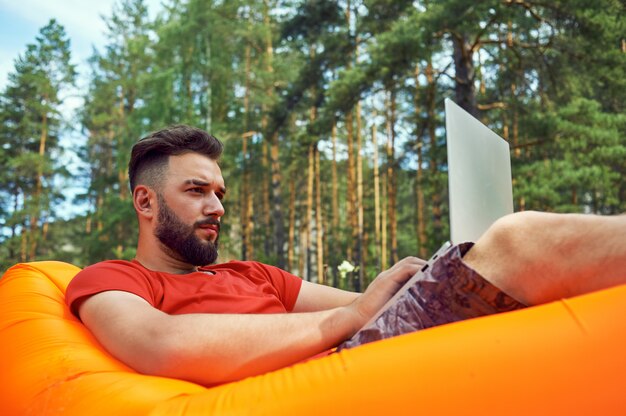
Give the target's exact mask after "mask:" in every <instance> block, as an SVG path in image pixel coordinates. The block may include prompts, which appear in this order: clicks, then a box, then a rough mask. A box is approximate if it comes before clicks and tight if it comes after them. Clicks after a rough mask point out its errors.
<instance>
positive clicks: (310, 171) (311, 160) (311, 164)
mask: <svg viewBox="0 0 626 416" xmlns="http://www.w3.org/2000/svg"><path fill="white" fill-rule="evenodd" d="M307 160H308V168H307V187H306V196H307V197H306V216H305V219H304V221H305V223H306V234H305V236H306V237H305V240H304V241H303V244H302V246H303V247H302V250H303V251H304V252H305V253H306V254H305V259H306V261H305V264H306V280H308V281H311V280H312V277H313V270H312V264H311V251H312V249H311V246H312V241H313V224H312V223H313V182H314V180H313V179H314V170H315V155H314V150H313V145H312V144H311V145H309V153H308V158H307Z"/></svg>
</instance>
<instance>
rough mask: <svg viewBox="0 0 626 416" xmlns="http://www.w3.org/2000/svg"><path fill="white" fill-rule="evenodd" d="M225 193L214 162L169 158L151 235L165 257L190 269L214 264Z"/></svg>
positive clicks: (190, 157)
mask: <svg viewBox="0 0 626 416" xmlns="http://www.w3.org/2000/svg"><path fill="white" fill-rule="evenodd" d="M225 191H226V190H225V187H224V181H223V178H222V176H221V172H220V170H219V167H218V166H217V163H216V162H215V161H213V160H211V159H209V158H207V157H205V156H202V155H198V154H194V153H189V154H185V155H180V156H172V157H170V161H169V166H168V173H167V178H166V180H165V184H164V186H163V189H162V192H158V193H157V201H158V205H159V210H158V214H157V218H156V220H157V221H156V227H155V231H154V234H155V236H156V237H157V238H158V239H159V241H160V242H161V243H162V244H163V246H164V247H165V249H166V251H167V252H168V253H167V254H168V255H170V256H171V257H173V258H175V259H177V260H180V261H183V262H185V263H188V264H191V265H193V266H204V265H207V264H211V263H214V262H215V260H216V259H217V254H218V253H217V246H218V239H219V230H220V217H221V216H222V215H224V208H223V206H222V204H221V198H222V197H223V196H224V193H225ZM166 197H167V199H168V201H170V203H169V204H168V202H166V200H165V198H166Z"/></svg>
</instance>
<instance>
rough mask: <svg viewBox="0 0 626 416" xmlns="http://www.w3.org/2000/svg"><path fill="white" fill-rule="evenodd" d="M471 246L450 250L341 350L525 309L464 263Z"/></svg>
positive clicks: (461, 245) (467, 244) (463, 245)
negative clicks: (439, 326)
mask: <svg viewBox="0 0 626 416" xmlns="http://www.w3.org/2000/svg"><path fill="white" fill-rule="evenodd" d="M472 246H473V243H463V244H460V245H455V246H452V247H451V248H450V249H448V251H446V252H445V253H444V254H443V255H441V256H440V257H439V258H438V259H437V260H436V261H435V262H434V263H433V265H432V267H430V268H428V269H427V270H426V271H425V272H424V273H423V274H422V276H421V278H420V279H419V280H417V281H416V282H415V284H414V285H413V286H412V287H411V288H409V290H408V291H406V293H404V294H403V295H402V296H401V297H399V298H398V300H397V301H396V303H394V304H393V305H392V306H391V307H390V308H389V309H387V310H386V311H385V312H384V313H383V314H382V315H381V316H380V317H379V318H378V319H377V320H376V321H375V322H374V324H372V325H371V326H369V327H367V328H365V329H362V330H361V331H359V332H357V333H356V334H355V335H354V336H353V337H352V338H350V339H349V340H347V341H345V342H344V343H342V344H341V345H340V346H339V348H338V350H341V349H344V348H353V347H356V346H359V345H362V344H366V343H368V342H372V341H377V340H380V339H385V338H390V337H393V336H396V335H402V334H406V333H409V332H414V331H419V330H420V329H426V328H430V327H433V326H437V325H443V324H447V323H451V322H456V321H462V320H464V319H470V318H476V317H479V316H484V315H492V314H496V313H500V312H507V311H512V310H516V309H521V308H524V307H525V305H523V304H521V303H519V302H518V301H516V300H515V299H513V298H512V297H510V296H509V295H507V294H506V293H504V292H502V291H501V290H500V289H498V288H497V287H495V286H494V285H492V284H491V283H489V282H488V281H487V280H485V279H484V278H483V277H482V276H480V275H479V274H478V273H477V272H476V271H474V270H473V269H472V268H470V267H469V266H468V265H466V264H465V263H464V262H463V261H462V258H463V256H464V255H465V253H467V252H468V251H469V249H470V248H471V247H472Z"/></svg>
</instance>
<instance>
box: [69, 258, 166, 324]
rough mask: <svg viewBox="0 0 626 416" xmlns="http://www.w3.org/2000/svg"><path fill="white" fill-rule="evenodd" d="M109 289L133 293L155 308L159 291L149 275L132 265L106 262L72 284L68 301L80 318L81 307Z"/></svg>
mask: <svg viewBox="0 0 626 416" xmlns="http://www.w3.org/2000/svg"><path fill="white" fill-rule="evenodd" d="M109 290H120V291H124V292H130V293H133V294H135V295H137V296H140V297H142V298H143V299H145V300H146V301H148V302H149V303H150V304H151V305H152V306H154V305H155V298H156V295H157V294H156V293H155V288H154V287H153V285H152V284H151V281H150V278H149V276H146V273H145V272H144V271H142V270H141V269H140V268H137V267H135V265H134V264H132V263H131V262H125V261H105V262H101V263H96V264H94V265H92V266H89V267H86V268H85V269H83V270H82V271H80V272H79V273H78V274H77V275H76V276H75V277H74V278H73V279H72V281H71V282H70V284H69V285H68V287H67V291H66V294H65V302H66V303H67V305H68V306H69V308H70V310H71V311H72V313H73V314H74V315H75V316H76V317H78V318H80V317H79V316H78V307H79V306H80V304H81V303H82V302H83V301H84V300H86V299H87V298H88V297H90V296H92V295H95V294H97V293H100V292H106V291H109Z"/></svg>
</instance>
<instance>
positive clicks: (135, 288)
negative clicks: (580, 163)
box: [67, 126, 626, 385]
mask: <svg viewBox="0 0 626 416" xmlns="http://www.w3.org/2000/svg"><path fill="white" fill-rule="evenodd" d="M221 150H222V145H221V143H220V142H219V141H218V140H217V139H215V138H213V137H212V136H210V135H209V134H207V133H206V132H204V131H202V130H199V129H195V128H191V127H187V126H174V127H171V128H168V129H165V130H161V131H159V132H156V133H153V134H151V135H150V136H148V137H146V138H144V139H142V140H140V141H139V142H138V143H137V144H136V145H135V146H134V147H133V150H132V154H131V160H130V163H129V178H130V183H131V188H132V191H133V204H134V208H135V211H136V213H137V218H138V221H139V242H138V246H137V255H136V257H135V259H134V260H133V261H131V262H128V261H109V262H102V263H98V264H96V265H93V266H90V267H87V268H86V269H85V270H83V271H82V272H81V273H79V274H78V275H77V276H76V277H75V278H74V280H73V281H72V282H71V284H70V286H69V287H68V291H67V302H68V304H69V305H70V307H71V309H72V311H73V312H74V313H75V314H77V315H78V316H79V317H80V319H81V320H82V321H83V322H84V324H85V325H86V326H87V327H88V328H89V329H90V330H91V331H92V333H93V334H94V335H95V336H96V338H97V339H98V340H99V341H100V343H101V344H102V345H103V346H104V347H105V348H106V349H107V350H108V351H110V352H111V354H113V355H114V356H115V357H117V358H118V359H120V360H121V361H123V362H125V363H126V364H128V365H129V366H131V367H133V368H134V369H136V370H137V371H139V372H142V373H146V374H154V375H161V376H167V377H174V378H180V379H186V380H190V381H194V382H197V383H201V384H205V385H214V384H219V383H224V382H228V381H233V380H238V379H241V378H244V377H246V376H251V375H256V374H261V373H263V372H267V371H271V370H274V369H278V368H281V367H284V366H287V365H290V364H293V363H296V362H298V361H301V360H304V359H307V358H310V357H312V356H315V355H316V354H319V353H323V352H325V351H328V350H329V349H331V348H333V347H335V346H337V345H339V344H340V343H341V342H343V341H345V340H347V339H349V338H350V337H351V336H353V335H354V334H355V333H356V332H357V331H358V330H359V329H360V328H361V327H362V326H363V325H364V323H366V322H367V321H368V320H369V319H370V318H371V317H372V316H373V315H374V314H375V313H376V312H377V311H378V309H379V308H380V307H381V306H382V305H383V304H384V303H385V302H386V301H387V300H388V299H389V298H390V297H391V296H392V295H393V294H394V293H395V292H396V291H397V290H398V289H399V288H400V287H401V286H402V284H403V283H404V282H405V281H406V280H407V279H409V278H410V277H411V276H412V275H414V274H415V273H416V272H417V271H418V270H419V269H420V268H421V267H422V266H423V265H424V264H425V262H424V261H423V260H421V259H418V258H415V257H408V258H405V259H403V260H401V261H400V262H398V263H397V264H395V265H394V266H393V267H391V268H390V269H389V270H386V271H384V272H382V273H381V274H380V275H378V277H377V278H376V279H375V280H374V281H373V282H372V284H371V285H370V286H369V287H368V288H367V290H366V291H365V292H364V293H363V294H356V293H350V292H346V291H342V290H338V289H334V288H331V287H327V286H323V285H316V284H313V283H310V282H306V281H302V280H301V279H299V278H296V277H295V276H293V275H290V274H289V273H286V272H284V271H281V270H279V269H277V268H274V267H271V266H268V265H262V264H259V263H255V262H229V263H226V264H223V265H213V266H206V267H205V265H208V264H211V263H213V262H214V261H215V260H216V258H217V242H218V237H219V230H220V219H221V217H222V216H223V215H224V207H223V205H222V202H221V200H222V198H223V197H224V195H225V194H226V186H225V183H224V179H223V177H222V175H221V171H220V168H219V166H218V164H217V159H218V157H219V155H220V153H221ZM618 230H621V231H618ZM625 230H626V217H624V216H621V217H594V216H583V215H571V216H560V215H548V214H538V213H525V214H521V215H513V216H509V217H506V218H504V219H502V220H500V221H498V222H497V223H496V224H494V226H493V227H492V228H491V229H490V230H489V231H488V232H487V233H486V234H485V236H484V237H483V238H481V239H480V240H479V241H478V242H477V243H476V245H474V246H465V249H463V250H453V251H451V252H450V253H452V254H450V255H449V256H448V257H449V261H450V262H452V263H450V264H452V266H448V265H447V263H445V264H444V265H443V266H442V267H443V268H444V269H446V272H445V273H444V274H443V277H442V276H430V277H432V279H434V280H437V279H439V281H441V282H443V285H444V286H445V284H446V282H447V280H448V279H447V278H446V276H447V275H448V274H449V273H450V270H454V271H455V273H458V274H459V275H462V276H469V277H467V279H469V280H467V281H468V282H470V283H471V284H470V286H472V287H474V286H478V287H480V288H481V289H479V290H478V291H477V292H476V293H475V294H474V293H472V294H470V295H471V296H472V297H481V296H482V294H481V291H482V290H483V289H482V288H487V292H488V293H489V295H488V296H489V297H491V298H485V299H486V300H484V299H483V300H482V301H481V302H482V303H484V304H486V305H487V306H486V307H487V308H488V309H489V308H491V307H492V306H493V307H494V309H493V310H487V312H486V313H496V312H499V311H501V309H499V308H500V307H501V306H502V305H504V306H505V307H504V309H502V310H510V309H515V308H517V307H522V306H523V305H522V304H524V305H531V304H537V303H542V302H548V301H551V300H554V299H558V298H560V297H564V296H572V295H576V294H580V293H585V292H589V291H592V290H597V289H600V288H604V287H609V286H612V285H615V284H618V283H620V282H624V281H625V280H626V278H625V275H624V272H623V271H624V270H626V267H624V266H626V255H625V252H626V250H625V248H624V243H623V241H622V240H623V235H624V231H625ZM620 235H621V236H622V237H620ZM607 247H608V248H611V250H607ZM447 261H448V260H447ZM433 269H434V268H433ZM617 270H619V271H620V273H621V274H617V273H613V272H612V271H617ZM481 276H482V277H481ZM483 277H484V278H483ZM476 282H477V283H476ZM426 286H429V285H426ZM426 286H425V287H426ZM417 290H418V291H421V290H422V289H421V288H418V289H417ZM425 290H426V291H428V290H429V289H428V288H426V289H425ZM437 290H438V289H437ZM455 290H456V289H455ZM463 290H464V289H463ZM443 291H444V292H445V293H448V292H449V290H448V288H444V289H443ZM470 291H471V290H470ZM502 291H503V292H502ZM457 292H458V290H457ZM505 292H506V293H505ZM437 296H440V295H439V294H438V295H437ZM457 298H458V293H451V294H450V293H448V294H447V295H445V296H443V295H441V301H442V302H443V301H450V302H456V299H457ZM502 299H505V300H504V302H502ZM493 300H495V301H494V302H495V303H494V302H492V301H493ZM426 309H427V308H426ZM451 313H452V314H456V312H454V311H452V312H451ZM446 314H447V312H446ZM444 315H445V314H444ZM444 318H445V319H444V322H445V321H450V322H451V321H454V320H459V319H464V318H465V317H464V316H462V315H454V316H447V317H444ZM444 322H437V323H444ZM427 326H429V325H425V326H424V327H427Z"/></svg>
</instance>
